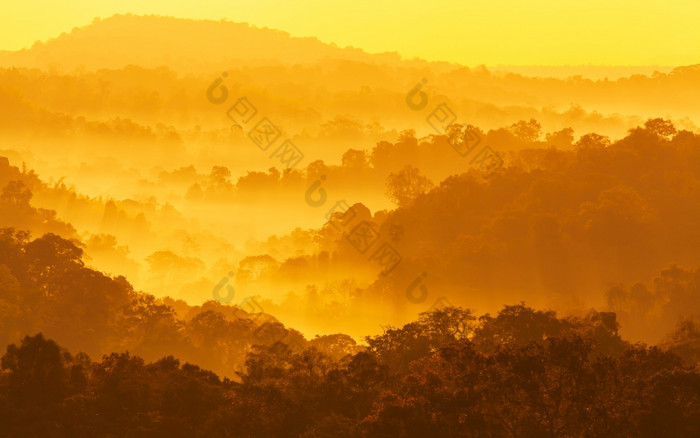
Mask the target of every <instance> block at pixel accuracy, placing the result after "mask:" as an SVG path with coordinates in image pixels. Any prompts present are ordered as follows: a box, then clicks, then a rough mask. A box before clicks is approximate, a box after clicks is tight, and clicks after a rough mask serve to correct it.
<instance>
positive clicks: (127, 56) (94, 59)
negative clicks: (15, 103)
mask: <svg viewBox="0 0 700 438" xmlns="http://www.w3.org/2000/svg"><path fill="white" fill-rule="evenodd" d="M222 47H225V48H226V49H224V50H222ZM324 58H334V59H345V60H355V61H364V62H370V61H374V62H378V63H395V62H399V61H400V60H401V57H400V56H399V55H398V54H396V53H387V54H380V55H371V54H368V53H366V52H364V51H362V50H359V49H355V48H339V47H337V46H335V45H332V44H325V43H322V42H321V41H319V40H318V39H316V38H294V37H291V36H290V35H289V34H288V33H286V32H282V31H279V30H272V29H268V28H256V27H251V26H250V25H248V24H246V23H233V22H228V21H212V20H191V19H178V18H171V17H160V16H136V15H130V14H129V15H114V16H112V17H110V18H107V19H104V20H101V19H99V18H96V19H95V20H94V21H93V22H92V24H90V25H88V26H85V27H80V28H74V29H73V30H72V31H71V32H70V33H67V34H66V33H63V34H61V35H60V36H58V37H57V38H53V39H51V40H49V41H47V42H39V41H37V42H36V43H35V44H34V45H33V46H32V47H31V48H30V49H24V50H19V51H16V52H9V51H2V52H0V66H1V67H12V66H15V67H36V68H54V69H56V70H59V71H67V72H71V71H73V70H74V69H76V68H84V69H87V70H95V69H100V68H121V67H124V66H126V65H130V64H133V65H140V66H143V67H158V66H163V65H167V66H169V67H171V68H173V69H175V70H177V71H179V72H183V73H185V72H187V73H197V72H202V71H206V72H211V71H212V70H213V69H218V68H229V67H234V66H241V65H265V64H268V63H272V64H303V63H309V62H314V61H318V60H321V59H324ZM232 63H235V64H233V65H232Z"/></svg>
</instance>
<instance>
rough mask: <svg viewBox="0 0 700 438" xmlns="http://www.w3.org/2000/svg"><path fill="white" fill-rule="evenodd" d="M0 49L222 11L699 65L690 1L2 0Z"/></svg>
mask: <svg viewBox="0 0 700 438" xmlns="http://www.w3.org/2000/svg"><path fill="white" fill-rule="evenodd" d="M0 5H1V6H0V49H5V50H9V49H12V50H14V49H19V48H22V47H29V46H31V45H32V44H33V43H34V41H36V40H46V39H48V38H51V37H55V36H57V35H59V34H60V33H62V32H69V31H70V30H71V29H72V28H74V27H77V26H84V25H87V24H89V23H90V22H91V21H92V19H93V18H94V17H101V18H107V17H109V16H111V15H113V14H115V13H128V12H130V13H134V14H158V15H169V16H175V17H184V18H209V19H217V20H218V19H223V18H225V19H228V20H230V21H236V22H248V23H250V24H253V25H255V26H258V27H271V28H275V29H280V30H284V31H287V32H289V33H291V34H292V35H294V36H316V37H318V38H319V39H321V40H322V41H324V42H333V43H336V44H338V45H340V46H354V47H359V48H362V49H365V50H367V51H369V52H385V51H398V52H399V53H401V54H402V55H404V56H406V57H415V56H417V57H421V58H424V59H428V60H446V61H453V62H459V63H462V64H465V65H476V64H488V65H494V64H514V65H536V64H539V65H541V64H548V65H561V64H589V63H590V64H602V65H687V64H697V63H700V44H699V42H700V26H698V23H700V1H698V0H664V1H650V0H585V1H580V0H576V1H567V0H529V1H519V0H485V1H474V0H432V1H431V2H427V1H424V0H421V1H411V0H401V1H387V0H332V1H328V0H249V1H237V0H208V1H207V0H204V1H172V0H153V1H147V0H100V1H95V0H70V1H66V0H25V1H9V0H0Z"/></svg>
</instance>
